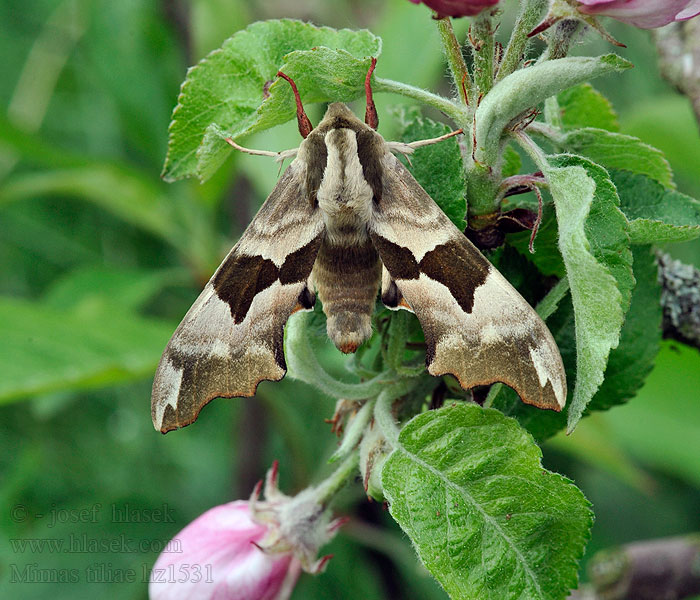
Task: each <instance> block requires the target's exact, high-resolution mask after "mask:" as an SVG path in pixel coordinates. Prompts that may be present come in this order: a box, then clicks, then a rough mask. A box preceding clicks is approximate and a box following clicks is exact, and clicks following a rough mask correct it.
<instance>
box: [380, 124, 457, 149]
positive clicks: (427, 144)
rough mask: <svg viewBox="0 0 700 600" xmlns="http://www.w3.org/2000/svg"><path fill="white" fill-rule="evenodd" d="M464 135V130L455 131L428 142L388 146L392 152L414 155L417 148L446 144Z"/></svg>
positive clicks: (419, 141) (390, 143) (395, 143)
mask: <svg viewBox="0 0 700 600" xmlns="http://www.w3.org/2000/svg"><path fill="white" fill-rule="evenodd" d="M460 133H464V130H462V129H457V130H455V131H450V132H449V133H446V134H445V135H441V136H440V137H436V138H430V139H428V140H416V141H415V142H387V143H386V145H387V146H389V150H391V151H392V152H399V153H400V154H404V155H406V154H412V153H413V151H414V150H416V149H417V148H422V147H423V146H430V145H431V144H437V143H439V142H444V141H445V140H447V139H450V138H451V137H454V136H455V135H459V134H460Z"/></svg>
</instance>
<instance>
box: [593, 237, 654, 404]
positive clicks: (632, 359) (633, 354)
mask: <svg viewBox="0 0 700 600" xmlns="http://www.w3.org/2000/svg"><path fill="white" fill-rule="evenodd" d="M633 255H634V277H635V279H636V280H637V285H636V286H635V288H634V293H633V294H632V302H631V304H630V309H629V311H627V314H626V315H625V324H624V326H623V327H622V332H621V334H620V343H619V345H618V346H617V348H615V349H614V350H613V351H612V352H611V353H610V358H609V360H608V367H607V369H606V370H605V380H604V381H603V383H602V385H601V386H600V389H599V390H598V392H597V393H596V395H595V396H593V400H591V402H590V404H589V405H588V410H589V411H591V410H607V409H609V408H610V407H612V406H615V405H618V404H622V403H624V402H627V401H628V400H629V399H630V398H632V397H633V396H634V395H635V394H636V393H637V392H638V391H639V388H641V387H642V384H643V383H644V381H645V380H646V378H647V376H648V375H649V373H650V372H651V369H652V368H653V366H654V361H655V359H656V355H657V354H658V352H659V348H660V345H661V317H662V309H661V287H660V286H659V283H658V268H657V265H656V258H655V257H654V255H653V253H652V251H651V249H650V248H649V246H637V247H635V248H634V249H633Z"/></svg>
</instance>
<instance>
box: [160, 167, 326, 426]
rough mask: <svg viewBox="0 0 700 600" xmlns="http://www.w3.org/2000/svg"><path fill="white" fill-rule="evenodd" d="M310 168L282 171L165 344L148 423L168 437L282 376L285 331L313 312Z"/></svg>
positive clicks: (317, 233) (316, 243)
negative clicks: (215, 403) (218, 401)
mask: <svg viewBox="0 0 700 600" xmlns="http://www.w3.org/2000/svg"><path fill="white" fill-rule="evenodd" d="M306 173H307V168H306V164H305V162H304V160H303V159H300V158H297V159H295V160H294V161H293V162H292V164H290V166H289V167H288V168H287V170H286V171H285V172H284V174H283V175H282V177H281V178H280V180H279V182H278V184H277V185H276V186H275V188H274V190H273V191H272V193H271V194H270V196H269V197H268V199H267V200H266V201H265V203H264V204H263V206H262V207H261V208H260V211H259V212H258V214H257V215H256V216H255V218H254V219H253V221H252V222H251V224H250V225H249V226H248V228H247V229H246V230H245V232H244V233H243V235H242V236H241V239H240V240H239V242H238V243H237V244H236V245H235V246H234V248H233V249H232V250H231V252H230V253H229V255H228V256H227V257H226V258H225V259H224V261H223V262H222V263H221V266H219V268H218V269H217V271H216V272H215V273H214V275H213V276H212V278H211V280H210V281H209V283H207V285H206V287H205V288H204V291H203V292H202V293H201V295H200V296H199V298H198V299H197V300H196V301H195V303H194V305H193V306H192V308H190V310H189V311H188V312H187V314H186V315H185V317H184V319H183V320H182V323H180V325H179V327H178V328H177V330H176V331H175V333H174V334H173V337H172V338H171V339H170V341H169V342H168V345H167V346H166V349H165V352H164V353H163V356H162V358H161V361H160V364H159V365H158V369H157V371H156V375H155V378H154V381H153V392H152V397H151V416H152V419H153V424H154V426H155V428H156V429H158V430H160V431H162V432H163V433H166V432H168V431H170V430H172V429H177V428H179V427H184V426H185V425H188V424H190V423H192V422H193V421H194V420H195V419H196V418H197V416H198V414H199V412H200V410H201V409H202V407H203V406H204V405H206V404H207V403H208V402H210V401H211V400H213V399H214V398H217V397H220V396H221V397H236V396H252V395H254V394H255V390H256V388H257V385H258V383H260V381H262V380H265V379H267V380H273V381H277V380H279V379H281V378H282V377H283V376H284V374H285V372H286V364H285V360H284V351H283V327H284V324H285V323H286V321H287V319H288V317H289V315H290V314H291V313H292V312H294V311H295V310H306V309H310V308H312V307H313V303H314V295H313V293H312V292H311V291H310V290H309V289H308V288H307V281H308V279H309V276H310V274H311V269H312V267H313V264H314V262H315V260H316V254H317V253H318V249H319V247H320V245H321V240H322V238H323V231H324V225H323V220H322V218H321V215H320V213H319V211H318V208H317V206H315V205H314V204H313V203H311V202H309V201H308V198H307V196H308V194H307V192H306Z"/></svg>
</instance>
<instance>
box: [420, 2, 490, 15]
mask: <svg viewBox="0 0 700 600" xmlns="http://www.w3.org/2000/svg"><path fill="white" fill-rule="evenodd" d="M411 2H413V3H414V4H420V3H421V2H422V3H423V4H425V5H426V6H428V7H430V8H432V9H433V10H434V11H435V12H437V18H438V19H442V18H443V17H472V16H474V15H478V14H479V13H480V12H481V11H482V10H484V9H485V8H489V7H490V6H495V5H496V4H498V0H411Z"/></svg>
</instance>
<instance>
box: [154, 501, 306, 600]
mask: <svg viewBox="0 0 700 600" xmlns="http://www.w3.org/2000/svg"><path fill="white" fill-rule="evenodd" d="M267 533H268V528H267V527H266V526H264V525H260V524H259V523H256V522H255V521H253V520H252V518H251V510H250V505H249V503H248V502H246V501H244V500H236V501H235V502H229V503H228V504H222V505H221V506H217V507H215V508H212V509H211V510H208V511H207V512H205V513H204V514H203V515H201V516H199V517H197V518H196V519H195V520H194V521H192V522H191V523H190V524H189V525H187V527H185V528H184V529H183V530H182V531H181V532H180V533H178V534H177V535H176V536H175V537H174V538H173V541H172V542H171V543H170V544H168V547H167V548H166V550H164V551H163V553H162V554H161V555H160V556H159V557H158V560H157V561H156V564H155V565H154V566H153V570H152V571H151V581H150V583H149V586H148V595H149V598H150V600H186V599H187V598H198V599H199V600H205V599H209V598H211V599H215V598H216V599H218V598H221V599H226V600H250V599H251V598H256V599H258V600H283V599H285V598H288V597H289V594H290V592H291V590H292V588H293V587H294V584H295V582H296V579H297V577H298V576H299V572H300V570H301V565H300V564H299V562H298V561H297V560H296V559H294V558H293V556H292V554H291V553H280V554H271V553H265V552H263V551H262V550H260V548H258V546H257V544H258V543H259V542H260V541H261V540H262V539H263V538H264V537H265V536H266V535H267Z"/></svg>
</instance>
